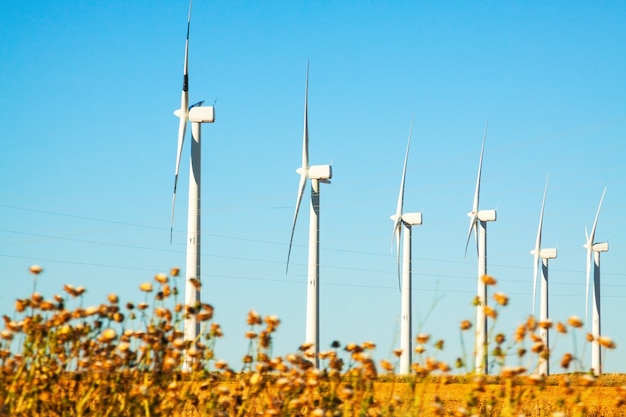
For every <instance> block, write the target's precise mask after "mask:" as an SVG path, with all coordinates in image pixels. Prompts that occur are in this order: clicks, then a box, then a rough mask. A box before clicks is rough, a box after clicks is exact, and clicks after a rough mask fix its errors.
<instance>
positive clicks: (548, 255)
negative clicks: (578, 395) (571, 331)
mask: <svg viewBox="0 0 626 417" xmlns="http://www.w3.org/2000/svg"><path fill="white" fill-rule="evenodd" d="M549 180H550V176H548V178H547V179H546V186H545V189H544V191H543V200H542V202H541V214H540V215H539V227H538V229H537V239H536V240H535V248H534V249H533V250H531V251H530V254H531V255H533V256H534V259H533V269H534V275H533V308H532V311H533V316H534V315H535V297H536V292H537V275H538V269H539V259H541V303H540V310H539V320H540V321H546V320H548V314H549V311H548V259H554V258H556V248H549V249H542V248H541V233H542V228H543V211H544V207H545V204H546V195H547V193H548V181H549ZM539 336H540V337H541V340H542V342H543V346H544V349H545V350H544V352H546V353H549V347H550V339H549V333H548V329H547V328H546V327H541V328H540V330H539ZM544 352H542V353H544ZM537 371H538V373H539V375H550V365H549V362H548V356H547V355H546V356H545V357H544V356H543V355H540V357H539V367H538V369H537Z"/></svg>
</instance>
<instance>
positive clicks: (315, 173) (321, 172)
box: [298, 165, 333, 184]
mask: <svg viewBox="0 0 626 417" xmlns="http://www.w3.org/2000/svg"><path fill="white" fill-rule="evenodd" d="M298 171H300V172H298V173H299V174H300V173H301V169H298ZM308 177H309V178H310V179H312V180H318V181H321V182H324V183H327V184H329V183H330V181H329V180H330V179H331V178H332V177H333V167H332V165H312V166H310V167H309V172H308Z"/></svg>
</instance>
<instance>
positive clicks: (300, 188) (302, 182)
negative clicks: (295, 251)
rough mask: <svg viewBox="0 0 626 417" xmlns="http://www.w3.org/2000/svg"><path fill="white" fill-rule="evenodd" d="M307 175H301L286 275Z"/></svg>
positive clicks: (286, 270) (287, 270) (287, 269)
mask: <svg viewBox="0 0 626 417" xmlns="http://www.w3.org/2000/svg"><path fill="white" fill-rule="evenodd" d="M307 175H308V174H306V173H304V172H302V173H301V174H300V185H299V186H298V198H297V200H296V211H295V213H294V215H293V225H292V226H291V237H290V238H289V251H288V252H287V266H286V268H285V274H286V273H288V272H289V258H291V244H292V242H293V234H294V232H295V231H296V221H297V220H298V211H299V210H300V204H301V203H302V196H303V195H304V187H305V186H306V180H307Z"/></svg>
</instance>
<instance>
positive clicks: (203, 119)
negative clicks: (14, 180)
mask: <svg viewBox="0 0 626 417" xmlns="http://www.w3.org/2000/svg"><path fill="white" fill-rule="evenodd" d="M189 121H190V122H192V123H213V122H215V109H214V107H213V106H198V107H192V108H191V110H189Z"/></svg>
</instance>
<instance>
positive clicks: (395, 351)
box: [393, 349, 402, 358]
mask: <svg viewBox="0 0 626 417" xmlns="http://www.w3.org/2000/svg"><path fill="white" fill-rule="evenodd" d="M393 354H394V356H395V357H397V358H399V357H400V356H402V349H394V350H393Z"/></svg>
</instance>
